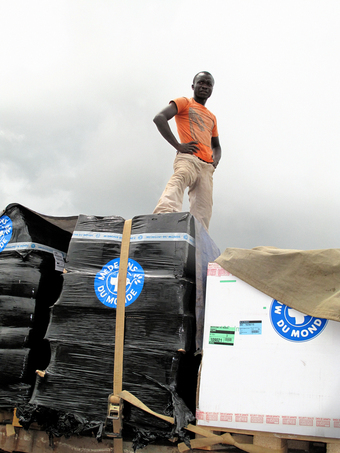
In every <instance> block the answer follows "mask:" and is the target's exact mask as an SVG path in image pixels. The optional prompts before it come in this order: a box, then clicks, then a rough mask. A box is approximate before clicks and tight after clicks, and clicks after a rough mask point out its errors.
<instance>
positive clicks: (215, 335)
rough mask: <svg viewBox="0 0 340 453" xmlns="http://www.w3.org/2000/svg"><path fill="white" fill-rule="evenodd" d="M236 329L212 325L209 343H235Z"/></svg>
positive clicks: (231, 344)
mask: <svg viewBox="0 0 340 453" xmlns="http://www.w3.org/2000/svg"><path fill="white" fill-rule="evenodd" d="M234 338H235V329H233V328H230V327H216V326H210V334H209V344H222V345H227V346H233V345H234Z"/></svg>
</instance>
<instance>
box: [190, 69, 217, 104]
mask: <svg viewBox="0 0 340 453" xmlns="http://www.w3.org/2000/svg"><path fill="white" fill-rule="evenodd" d="M214 84H215V80H214V78H213V76H212V75H211V74H210V72H207V71H201V72H199V73H197V74H196V75H195V77H194V80H193V82H192V89H193V90H194V99H195V101H196V102H199V103H200V104H202V105H204V104H205V103H206V101H207V99H208V98H210V96H211V94H212V91H213V88H214Z"/></svg>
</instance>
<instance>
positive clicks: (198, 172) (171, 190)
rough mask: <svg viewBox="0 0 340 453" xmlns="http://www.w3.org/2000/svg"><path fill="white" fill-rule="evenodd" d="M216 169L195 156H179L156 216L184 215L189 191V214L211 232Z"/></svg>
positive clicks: (155, 211)
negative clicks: (180, 213)
mask: <svg viewBox="0 0 340 453" xmlns="http://www.w3.org/2000/svg"><path fill="white" fill-rule="evenodd" d="M214 171H215V168H214V167H213V165H212V164H208V163H206V162H203V161H202V160H200V159H198V157H196V156H193V155H192V154H184V153H178V154H177V156H176V158H175V161H174V174H173V175H172V176H171V178H170V180H169V182H168V184H167V185H166V187H165V189H164V192H163V193H162V196H161V198H160V199H159V201H158V204H157V206H156V208H155V210H154V214H164V213H166V212H181V211H182V204H183V196H184V191H185V189H186V188H187V187H189V192H188V195H189V202H190V213H191V214H192V215H193V216H194V217H195V218H196V219H197V220H198V221H200V222H201V223H202V225H203V226H204V227H205V228H206V229H207V230H208V229H209V222H210V219H211V214H212V206H213V173H214Z"/></svg>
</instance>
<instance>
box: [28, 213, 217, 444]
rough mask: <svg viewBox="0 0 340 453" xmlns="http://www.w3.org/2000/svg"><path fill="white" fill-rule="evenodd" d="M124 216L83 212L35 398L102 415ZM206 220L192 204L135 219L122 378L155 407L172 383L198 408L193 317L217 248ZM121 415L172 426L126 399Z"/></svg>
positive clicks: (136, 422) (166, 399)
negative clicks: (187, 210) (193, 211)
mask: <svg viewBox="0 0 340 453" xmlns="http://www.w3.org/2000/svg"><path fill="white" fill-rule="evenodd" d="M123 226H124V219H122V218H121V217H117V216H110V217H95V216H85V215H81V216H79V219H78V222H77V225H76V228H75V231H74V233H73V236H72V240H71V242H70V247H69V253H68V258H67V264H66V270H67V272H66V274H64V285H63V291H62V294H61V296H60V298H59V300H58V302H57V303H56V304H55V305H54V307H53V309H52V317H51V322H50V325H49V328H48V331H47V334H46V339H47V340H48V342H49V344H50V347H51V361H50V364H49V366H48V367H47V369H46V371H47V373H46V376H45V377H44V378H38V381H37V385H36V388H35V391H34V395H33V397H32V399H31V404H33V405H39V406H43V407H48V408H52V409H55V410H61V411H64V412H66V411H67V412H71V413H74V414H79V415H81V416H82V417H86V419H87V420H89V421H97V422H99V423H100V422H103V421H105V418H106V414H107V399H108V396H109V395H110V394H111V393H112V385H113V366H114V345H115V337H114V333H115V320H116V310H115V305H116V298H117V278H118V269H119V255H120V245H121V238H122V231H123ZM202 228H203V227H201V226H200V225H199V224H198V223H197V222H196V221H195V219H194V218H193V217H192V216H191V215H190V214H188V213H174V214H162V215H157V216H155V215H148V216H137V217H134V218H133V219H132V231H131V237H130V251H129V265H128V275H127V286H126V307H125V342H124V365H123V370H124V371H123V388H124V390H128V391H130V392H131V393H133V394H134V395H136V396H137V397H138V398H139V399H140V400H142V401H143V402H144V404H146V405H147V406H149V407H151V408H152V409H153V410H154V411H156V412H161V413H164V412H166V411H167V409H168V407H170V408H171V404H172V403H173V401H174V399H173V397H172V396H173V394H174V391H175V390H176V391H178V393H180V394H181V396H183V398H184V399H185V400H186V402H187V403H188V405H189V406H192V408H193V409H194V405H195V388H196V372H197V365H198V361H199V360H198V359H197V358H195V357H194V352H195V350H196V348H197V344H199V343H200V339H199V336H197V344H196V343H195V333H196V317H197V319H202V316H203V310H204V285H205V281H204V279H203V276H205V275H206V268H207V264H208V261H210V260H212V259H214V258H216V256H217V255H218V250H217V248H216V246H215V245H214V244H213V242H212V241H211V239H210V238H209V236H208V235H207V234H206V233H205V232H204V231H203V229H202ZM195 243H196V247H195ZM198 250H199V253H198ZM198 276H199V278H197V277H198ZM196 282H198V285H197V287H198V291H197V293H196V291H195V290H196ZM197 301H198V302H199V303H198V309H197V310H196V309H195V303H196V304H197ZM196 308H197V306H196ZM200 331H201V329H200ZM199 335H201V334H199ZM170 412H171V409H170ZM124 423H125V424H124V426H125V427H126V426H131V427H133V428H137V427H138V428H140V432H142V431H144V432H145V430H146V431H148V432H155V431H156V432H157V433H158V434H160V433H162V436H163V435H165V437H169V436H170V435H171V432H170V428H169V425H168V424H167V423H166V422H163V421H161V420H159V419H155V418H154V417H152V416H150V415H147V414H145V413H144V412H142V411H140V410H139V409H136V408H134V407H129V405H126V407H125V419H124ZM164 433H166V434H164Z"/></svg>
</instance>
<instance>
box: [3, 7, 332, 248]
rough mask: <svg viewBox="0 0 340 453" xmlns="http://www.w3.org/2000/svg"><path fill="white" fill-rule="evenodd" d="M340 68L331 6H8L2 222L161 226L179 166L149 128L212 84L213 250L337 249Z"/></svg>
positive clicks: (5, 9)
mask: <svg viewBox="0 0 340 453" xmlns="http://www.w3.org/2000/svg"><path fill="white" fill-rule="evenodd" d="M339 60H340V2H339V1H338V0H317V1H316V0H210V1H209V2H207V1H201V0H167V1H165V0H120V1H118V0H96V1H94V0H48V1H46V0H30V1H27V0H0V64H1V70H0V153H1V164H0V181H1V184H0V200H1V206H0V209H4V208H5V207H6V206H7V205H8V204H10V203H20V204H23V205H24V206H26V207H28V208H30V209H33V210H35V211H38V212H40V213H43V214H47V215H56V216H67V215H78V214H94V215H100V216H105V215H120V216H122V217H124V218H126V219H128V218H131V217H133V216H135V215H139V214H150V213H152V211H153V209H154V207H155V205H156V203H157V201H158V198H159V196H160V195H161V192H162V191H163V189H164V187H165V184H166V182H167V180H168V178H169V177H170V176H171V173H172V163H173V159H174V155H175V150H174V149H173V148H172V147H171V146H170V145H169V144H168V143H167V142H166V141H165V140H164V139H163V138H162V137H161V136H160V134H159V133H158V131H157V129H156V127H155V125H154V124H153V122H152V119H153V117H154V115H155V114H156V113H157V112H158V111H159V110H161V109H162V108H163V107H165V106H166V105H167V104H168V102H169V101H170V100H171V99H173V98H176V97H180V96H187V97H191V96H192V89H191V84H192V78H193V76H194V75H195V74H196V73H197V72H199V71H201V70H207V71H210V72H211V73H212V74H213V76H214V78H215V88H214V92H213V95H212V97H211V98H210V99H209V100H208V102H207V104H206V106H207V108H209V109H210V110H211V111H212V112H213V113H214V114H215V115H216V117H217V122H218V129H219V135H220V142H221V145H222V152H223V156H222V160H221V162H220V165H219V167H218V169H217V170H216V172H215V177H214V178H215V180H214V181H215V185H214V210H213V217H212V221H211V227H210V235H211V237H212V239H213V240H214V241H215V242H216V244H217V245H218V246H219V248H220V249H221V251H223V250H224V249H225V248H227V247H240V248H252V247H256V246H259V245H270V246H275V247H280V248H295V249H318V248H339V247H340V213H339V204H340V203H339V201H340V153H339V149H340V123H339V121H340V88H339V83H340V61H339ZM171 127H172V128H173V130H175V123H174V121H173V120H172V121H171ZM186 198H187V196H186ZM183 210H188V202H187V201H185V203H184V206H183Z"/></svg>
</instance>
